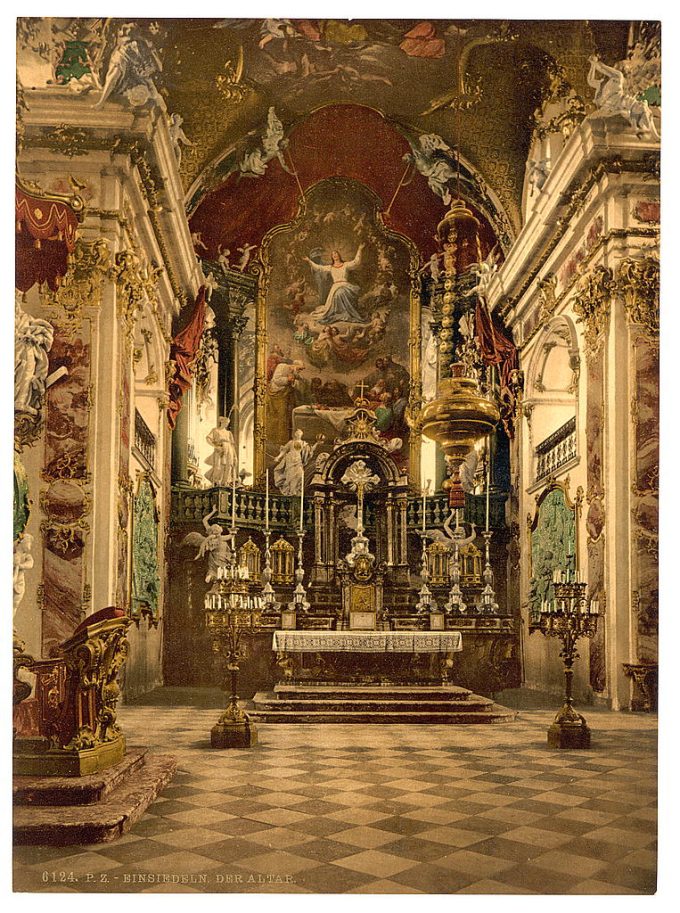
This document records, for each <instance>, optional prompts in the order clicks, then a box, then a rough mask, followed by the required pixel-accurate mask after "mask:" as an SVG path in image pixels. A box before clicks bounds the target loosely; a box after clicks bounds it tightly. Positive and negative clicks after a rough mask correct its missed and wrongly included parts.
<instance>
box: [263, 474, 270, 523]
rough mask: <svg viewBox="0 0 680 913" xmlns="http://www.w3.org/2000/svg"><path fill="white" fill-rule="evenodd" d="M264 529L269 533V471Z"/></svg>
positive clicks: (265, 492)
mask: <svg viewBox="0 0 680 913" xmlns="http://www.w3.org/2000/svg"><path fill="white" fill-rule="evenodd" d="M264 528H265V532H269V470H267V472H266V473H265V488H264Z"/></svg>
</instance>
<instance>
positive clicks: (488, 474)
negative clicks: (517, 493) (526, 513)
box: [486, 441, 491, 533]
mask: <svg viewBox="0 0 680 913" xmlns="http://www.w3.org/2000/svg"><path fill="white" fill-rule="evenodd" d="M490 444H491V441H489V445H490ZM490 492H491V446H489V453H488V457H487V461H486V531H487V533H488V532H489V507H490V505H489V495H490Z"/></svg>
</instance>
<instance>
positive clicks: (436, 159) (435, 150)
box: [404, 133, 456, 206]
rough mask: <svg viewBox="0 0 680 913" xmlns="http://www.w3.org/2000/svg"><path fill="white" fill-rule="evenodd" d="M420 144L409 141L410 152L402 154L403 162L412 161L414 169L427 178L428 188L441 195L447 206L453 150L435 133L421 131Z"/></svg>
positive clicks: (449, 200) (452, 175) (453, 172)
mask: <svg viewBox="0 0 680 913" xmlns="http://www.w3.org/2000/svg"><path fill="white" fill-rule="evenodd" d="M418 142H419V143H420V146H419V147H418V146H416V145H414V144H413V143H411V150H412V151H411V152H407V153H406V155H405V156H404V161H405V162H413V164H414V165H415V167H416V169H417V170H418V171H419V172H420V174H422V176H423V177H424V178H426V179H427V183H428V184H429V187H430V190H432V192H433V193H436V194H437V196H438V197H441V199H442V202H443V203H445V204H446V205H447V206H448V205H449V203H450V202H451V191H450V190H449V188H448V182H449V181H450V180H451V179H452V178H455V176H456V172H455V170H454V168H453V164H452V162H453V150H452V149H451V147H450V146H447V144H446V143H445V142H444V140H443V139H442V138H441V136H439V135H438V134H436V133H423V134H421V136H420V137H418Z"/></svg>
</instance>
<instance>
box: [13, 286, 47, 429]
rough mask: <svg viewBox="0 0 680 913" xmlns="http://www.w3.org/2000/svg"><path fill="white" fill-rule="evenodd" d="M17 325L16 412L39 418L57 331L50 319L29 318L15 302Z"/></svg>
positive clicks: (15, 330)
mask: <svg viewBox="0 0 680 913" xmlns="http://www.w3.org/2000/svg"><path fill="white" fill-rule="evenodd" d="M14 311H15V323H14V411H15V412H18V413H21V412H23V413H28V414H29V415H37V414H38V412H39V411H40V409H41V408H42V404H43V399H44V397H45V389H46V386H47V371H48V367H49V360H48V357H47V353H48V352H49V351H50V349H51V348H52V341H53V339H54V328H53V327H52V324H51V323H48V321H47V320H41V319H40V318H38V317H29V315H28V314H26V313H25V311H23V310H22V308H21V304H20V302H19V299H18V298H17V299H16V300H15V308H14Z"/></svg>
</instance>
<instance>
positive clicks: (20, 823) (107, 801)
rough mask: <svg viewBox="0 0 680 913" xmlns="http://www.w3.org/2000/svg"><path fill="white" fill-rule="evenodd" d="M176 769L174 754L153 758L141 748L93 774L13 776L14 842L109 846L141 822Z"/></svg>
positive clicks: (154, 755) (154, 756)
mask: <svg viewBox="0 0 680 913" xmlns="http://www.w3.org/2000/svg"><path fill="white" fill-rule="evenodd" d="M176 766H177V764H176V761H175V759H174V758H173V757H171V756H170V755H160V754H159V755H156V754H149V753H148V752H147V750H146V749H145V748H143V749H137V750H131V751H129V752H128V753H127V754H126V755H125V757H124V759H123V760H122V761H121V762H120V764H116V765H115V766H113V767H109V768H108V769H107V770H104V771H102V772H100V773H96V774H91V775H89V776H84V777H26V776H15V777H14V778H13V779H14V782H13V802H14V813H13V818H14V843H15V844H33V845H36V844H39V845H43V846H46V845H49V846H67V845H73V844H88V843H110V842H111V841H112V840H116V839H117V838H118V837H121V836H122V835H123V834H125V833H127V831H129V830H130V828H131V827H132V825H133V824H135V823H136V822H137V821H139V819H140V818H141V817H142V815H143V814H144V812H145V811H146V809H147V808H148V806H149V805H150V804H151V803H152V802H153V801H154V799H155V798H156V796H157V795H158V793H159V792H160V791H161V790H162V789H163V788H164V787H165V786H167V784H168V783H169V782H170V780H171V779H172V777H173V775H174V773H175V768H176Z"/></svg>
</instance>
